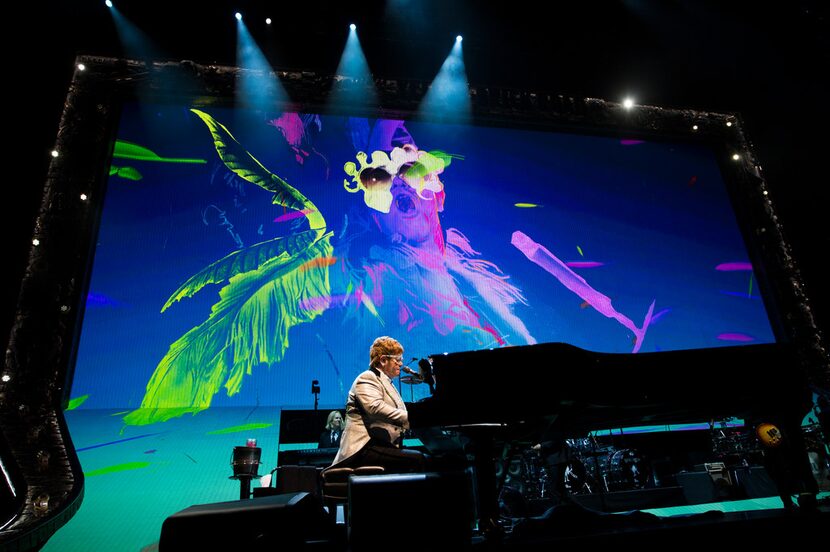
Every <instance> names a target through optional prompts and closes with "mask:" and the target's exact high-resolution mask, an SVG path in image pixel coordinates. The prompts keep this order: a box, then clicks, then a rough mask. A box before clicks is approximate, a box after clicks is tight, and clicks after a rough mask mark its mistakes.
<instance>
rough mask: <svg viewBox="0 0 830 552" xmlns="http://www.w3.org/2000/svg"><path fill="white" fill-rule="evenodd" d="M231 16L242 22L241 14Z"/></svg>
mask: <svg viewBox="0 0 830 552" xmlns="http://www.w3.org/2000/svg"><path fill="white" fill-rule="evenodd" d="M233 16H234V17H235V18H236V20H237V21H242V14H241V13H239V12H236V13H235V14H234V15H233Z"/></svg>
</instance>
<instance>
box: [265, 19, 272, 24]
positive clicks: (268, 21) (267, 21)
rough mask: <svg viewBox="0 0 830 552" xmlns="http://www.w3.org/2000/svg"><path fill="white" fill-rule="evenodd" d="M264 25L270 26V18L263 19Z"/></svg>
mask: <svg viewBox="0 0 830 552" xmlns="http://www.w3.org/2000/svg"><path fill="white" fill-rule="evenodd" d="M265 24H266V25H270V24H271V18H270V17H266V18H265Z"/></svg>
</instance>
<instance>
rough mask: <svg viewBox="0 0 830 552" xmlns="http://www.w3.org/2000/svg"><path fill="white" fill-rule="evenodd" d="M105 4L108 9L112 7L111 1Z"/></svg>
mask: <svg viewBox="0 0 830 552" xmlns="http://www.w3.org/2000/svg"><path fill="white" fill-rule="evenodd" d="M104 4H106V5H107V7H108V8H111V7H112V2H111V1H110V0H107V1H106V2H104Z"/></svg>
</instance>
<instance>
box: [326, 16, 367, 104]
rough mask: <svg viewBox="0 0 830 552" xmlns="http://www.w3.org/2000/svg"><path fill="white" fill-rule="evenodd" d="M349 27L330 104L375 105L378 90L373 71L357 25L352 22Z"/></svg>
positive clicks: (336, 72)
mask: <svg viewBox="0 0 830 552" xmlns="http://www.w3.org/2000/svg"><path fill="white" fill-rule="evenodd" d="M349 28H350V29H351V31H349V35H348V37H347V38H346V45H345V47H344V48H343V53H342V54H341V55H340V62H339V63H338V64H337V70H336V71H335V74H336V75H337V76H338V80H337V82H336V84H335V86H334V88H333V89H332V92H331V95H330V96H329V106H331V107H334V106H343V105H347V104H352V105H353V104H358V105H368V106H372V107H373V106H375V105H376V104H377V91H376V90H375V86H374V80H373V79H372V72H371V71H370V70H369V64H368V62H367V61H366V56H365V55H364V54H363V48H362V47H361V46H360V39H359V38H358V36H357V31H356V30H355V29H357V25H355V24H354V23H352V24H351V25H349ZM343 77H345V78H343Z"/></svg>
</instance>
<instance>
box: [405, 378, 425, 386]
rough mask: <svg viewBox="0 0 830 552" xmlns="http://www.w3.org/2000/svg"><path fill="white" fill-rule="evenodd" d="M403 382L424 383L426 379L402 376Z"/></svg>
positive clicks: (410, 383)
mask: <svg viewBox="0 0 830 552" xmlns="http://www.w3.org/2000/svg"><path fill="white" fill-rule="evenodd" d="M401 383H406V384H409V385H415V384H416V383H424V380H423V379H421V378H419V377H418V376H401Z"/></svg>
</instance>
